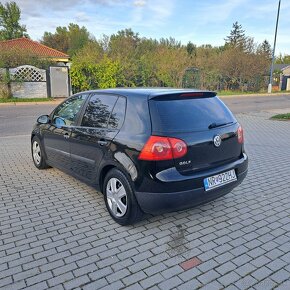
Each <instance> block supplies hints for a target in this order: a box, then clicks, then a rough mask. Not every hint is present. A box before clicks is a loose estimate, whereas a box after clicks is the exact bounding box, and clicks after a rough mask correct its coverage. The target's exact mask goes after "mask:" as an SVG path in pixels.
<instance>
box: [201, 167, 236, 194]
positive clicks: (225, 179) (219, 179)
mask: <svg viewBox="0 0 290 290" xmlns="http://www.w3.org/2000/svg"><path fill="white" fill-rule="evenodd" d="M236 180H237V176H236V172H235V170H234V169H232V170H230V171H227V172H223V173H220V174H217V175H214V176H210V177H208V178H205V179H204V180H203V184H204V189H205V191H208V190H211V189H214V188H217V187H220V186H223V185H225V184H228V183H230V182H233V181H236Z"/></svg>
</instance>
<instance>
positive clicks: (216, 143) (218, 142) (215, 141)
mask: <svg viewBox="0 0 290 290" xmlns="http://www.w3.org/2000/svg"><path fill="white" fill-rule="evenodd" d="M221 143H222V138H221V136H220V135H216V136H214V138H213V144H214V146H215V147H219V146H221Z"/></svg>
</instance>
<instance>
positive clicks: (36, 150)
mask: <svg viewBox="0 0 290 290" xmlns="http://www.w3.org/2000/svg"><path fill="white" fill-rule="evenodd" d="M32 155H33V160H34V162H35V163H36V164H37V165H39V164H40V162H41V150H40V146H39V144H38V142H36V141H34V142H33V144H32Z"/></svg>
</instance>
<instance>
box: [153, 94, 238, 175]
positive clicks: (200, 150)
mask: <svg viewBox="0 0 290 290" xmlns="http://www.w3.org/2000/svg"><path fill="white" fill-rule="evenodd" d="M150 112H151V118H152V130H153V134H154V135H160V136H168V137H175V138H179V139H182V140H183V141H185V143H186V144H187V154H186V155H185V156H183V157H182V158H179V159H176V160H174V163H175V167H176V168H177V169H178V170H179V171H180V172H181V173H185V174H187V173H188V174H190V173H192V172H198V171H202V170H205V169H207V168H212V167H215V166H220V165H222V164H226V163H228V162H230V161H233V160H236V159H238V158H239V156H240V154H241V150H242V145H241V144H239V143H238V139H237V134H236V132H237V129H238V126H239V125H238V123H237V121H236V119H235V118H234V116H233V115H232V113H231V112H230V111H229V109H228V108H227V107H226V106H225V105H224V103H223V102H222V101H221V100H220V99H218V98H217V97H216V96H215V95H213V94H212V93H208V94H207V93H198V94H181V95H180V94H176V95H174V96H172V95H170V96H160V97H157V98H153V99H151V100H150ZM216 136H218V137H217V138H219V137H220V138H221V143H220V144H218V145H219V146H216V145H215V143H214V139H215V137H216Z"/></svg>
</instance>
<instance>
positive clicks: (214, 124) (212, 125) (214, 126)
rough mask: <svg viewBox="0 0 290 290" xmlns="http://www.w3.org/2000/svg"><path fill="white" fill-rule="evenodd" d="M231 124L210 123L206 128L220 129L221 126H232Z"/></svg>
mask: <svg viewBox="0 0 290 290" xmlns="http://www.w3.org/2000/svg"><path fill="white" fill-rule="evenodd" d="M232 123H233V122H228V123H221V124H217V123H211V124H210V125H209V126H208V128H209V129H213V128H217V127H222V126H225V125H229V124H232Z"/></svg>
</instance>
